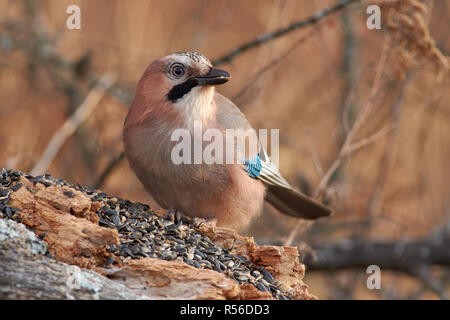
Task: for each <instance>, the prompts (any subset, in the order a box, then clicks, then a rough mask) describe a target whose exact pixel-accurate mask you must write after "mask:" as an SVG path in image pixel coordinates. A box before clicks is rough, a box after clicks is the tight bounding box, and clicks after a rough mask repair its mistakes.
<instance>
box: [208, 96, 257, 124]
mask: <svg viewBox="0 0 450 320" xmlns="http://www.w3.org/2000/svg"><path fill="white" fill-rule="evenodd" d="M214 101H215V103H216V105H217V113H218V114H217V117H218V119H219V122H220V124H221V125H222V126H223V128H225V129H244V130H246V129H252V126H251V125H250V123H249V122H248V120H247V118H246V117H245V115H244V114H243V113H242V112H241V110H240V109H239V108H238V107H237V106H236V105H235V104H234V103H233V102H231V101H230V100H228V99H227V98H226V97H224V96H223V95H221V94H219V93H217V92H216V93H215V96H214Z"/></svg>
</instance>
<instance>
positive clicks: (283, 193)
mask: <svg viewBox="0 0 450 320" xmlns="http://www.w3.org/2000/svg"><path fill="white" fill-rule="evenodd" d="M215 102H216V104H217V107H218V108H217V112H218V118H219V122H220V124H221V125H222V126H223V128H225V129H244V130H245V129H251V125H250V123H249V122H248V120H247V119H246V118H245V116H244V114H243V113H242V112H241V111H240V110H239V108H238V107H237V106H236V105H235V104H234V103H233V102H231V101H230V100H228V99H227V98H225V97H224V96H222V95H220V94H218V93H216V96H215ZM243 168H244V170H245V171H246V172H247V174H248V175H249V176H250V177H251V178H253V179H259V180H261V181H262V182H263V183H264V184H265V185H266V186H267V192H266V200H267V201H268V202H270V203H271V204H272V205H273V206H275V207H276V208H277V209H278V210H280V211H281V212H283V213H284V214H287V215H290V216H293V217H298V218H304V219H317V218H320V217H325V216H330V215H331V214H332V213H333V211H332V210H331V209H330V208H328V207H327V206H325V205H323V204H321V203H320V202H318V201H316V200H314V199H311V198H309V197H308V196H306V195H304V194H303V193H301V192H299V191H297V190H295V189H293V188H292V187H291V185H290V184H289V183H288V182H287V181H286V180H285V179H284V178H283V176H282V175H281V174H280V172H279V170H278V168H277V166H276V165H275V164H273V163H272V162H271V161H270V158H269V156H268V155H267V152H266V150H264V148H263V146H262V145H261V144H260V145H259V153H258V154H256V155H253V156H251V157H249V158H248V159H245V160H244V161H243Z"/></svg>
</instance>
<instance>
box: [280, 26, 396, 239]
mask: <svg viewBox="0 0 450 320" xmlns="http://www.w3.org/2000/svg"><path fill="white" fill-rule="evenodd" d="M388 39H389V34H387V33H386V34H385V37H384V43H383V49H382V53H381V57H380V60H379V62H378V66H377V70H376V74H375V77H374V80H373V83H372V86H371V89H370V92H369V97H368V100H367V102H366V104H365V105H364V107H363V109H362V111H361V112H360V113H359V115H358V117H357V118H356V120H355V122H354V123H353V125H352V128H351V129H350V131H348V133H347V135H346V137H345V140H344V143H343V144H342V147H341V150H340V151H339V154H338V155H337V158H336V159H335V160H334V162H333V163H332V164H331V166H330V167H329V168H328V170H327V171H326V172H325V174H324V175H323V176H322V179H321V180H320V182H319V184H318V186H317V187H316V189H315V191H314V193H313V198H318V197H319V196H320V195H321V194H322V192H323V191H324V190H325V188H326V186H327V185H328V183H329V181H330V179H331V177H332V176H333V174H334V173H335V172H336V170H337V169H338V168H339V167H340V165H341V163H342V161H344V159H345V158H346V157H347V155H348V149H349V148H350V147H351V144H352V142H353V139H354V138H355V136H356V134H357V133H358V131H359V129H360V128H361V127H362V125H363V124H364V123H365V122H366V120H367V118H368V117H369V115H370V113H371V112H372V110H373V106H374V102H375V97H376V94H377V92H378V89H379V87H380V83H381V77H382V75H383V71H384V66H385V64H386V59H387V51H388V43H389V41H388ZM303 223H304V222H303V221H302V220H299V221H298V222H297V223H296V225H295V226H294V228H293V229H292V231H291V232H290V233H289V236H288V238H287V240H286V242H285V244H284V245H285V246H289V245H291V243H292V242H293V241H294V238H295V237H296V235H297V233H298V230H299V228H300V225H301V224H303Z"/></svg>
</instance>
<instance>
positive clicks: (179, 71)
mask: <svg viewBox="0 0 450 320" xmlns="http://www.w3.org/2000/svg"><path fill="white" fill-rule="evenodd" d="M185 72H186V71H185V69H184V66H183V65H181V64H174V65H173V66H172V68H171V69H170V73H171V74H172V75H173V76H174V77H175V78H181V77H182V76H184V73H185Z"/></svg>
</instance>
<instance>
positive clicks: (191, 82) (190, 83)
mask: <svg viewBox="0 0 450 320" xmlns="http://www.w3.org/2000/svg"><path fill="white" fill-rule="evenodd" d="M197 85H198V81H197V79H194V78H190V79H188V80H186V81H185V82H183V83H180V84H177V85H176V86H174V87H173V88H172V89H171V90H170V91H169V93H168V94H167V98H168V99H169V100H170V101H172V102H174V103H175V102H176V101H177V100H178V99H180V98H181V97H182V96H184V95H185V94H187V93H189V91H191V89H192V88H194V87H196V86H197Z"/></svg>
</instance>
